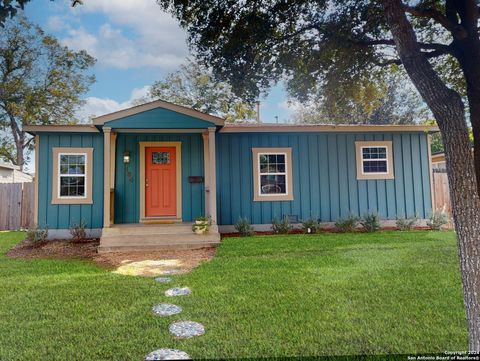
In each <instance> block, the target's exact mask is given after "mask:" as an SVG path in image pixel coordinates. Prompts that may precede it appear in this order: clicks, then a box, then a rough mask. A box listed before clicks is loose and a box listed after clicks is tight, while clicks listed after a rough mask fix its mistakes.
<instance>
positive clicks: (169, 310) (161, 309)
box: [152, 303, 182, 316]
mask: <svg viewBox="0 0 480 361" xmlns="http://www.w3.org/2000/svg"><path fill="white" fill-rule="evenodd" d="M152 311H153V313H154V314H156V315H158V316H171V315H176V314H177V313H180V312H182V308H181V307H180V306H177V305H172V304H170V303H161V304H159V305H155V306H153V307H152Z"/></svg>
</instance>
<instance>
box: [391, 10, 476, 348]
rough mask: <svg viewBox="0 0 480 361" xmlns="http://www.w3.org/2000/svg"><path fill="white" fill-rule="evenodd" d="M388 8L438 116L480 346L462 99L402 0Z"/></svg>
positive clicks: (472, 194)
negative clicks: (424, 49) (424, 48)
mask: <svg viewBox="0 0 480 361" xmlns="http://www.w3.org/2000/svg"><path fill="white" fill-rule="evenodd" d="M383 6H384V13H385V17H386V20H387V23H388V25H389V27H390V31H391V33H392V36H393V39H394V40H395V44H396V48H397V52H398V54H399V56H400V59H401V61H402V63H403V65H404V67H405V70H406V71H407V73H408V75H409V77H410V78H411V80H412V82H413V84H414V85H415V87H416V88H417V89H418V91H419V93H420V94H421V95H422V97H423V99H424V100H425V102H426V103H427V105H428V106H429V108H430V109H431V111H432V113H433V114H434V116H435V119H436V120H437V123H438V126H439V128H440V131H441V133H442V136H443V142H444V145H445V157H446V161H447V172H448V180H449V185H450V194H451V199H452V209H453V218H454V222H455V229H456V232H457V239H458V250H459V257H460V270H461V274H462V285H463V294H464V302H465V308H466V317H467V322H468V333H469V349H470V351H476V352H480V257H479V251H480V243H479V237H480V198H479V193H478V192H477V181H476V176H475V169H474V164H473V157H472V154H471V150H470V142H469V138H468V128H467V124H466V120H465V110H464V106H463V102H462V100H461V98H460V96H459V94H458V93H456V92H455V91H453V90H451V89H449V88H448V87H447V86H446V85H445V84H444V83H443V82H442V81H441V79H440V78H439V76H438V74H437V73H436V72H435V71H434V69H433V68H432V66H431V64H430V63H429V62H428V60H427V58H426V57H425V56H424V55H422V54H421V51H420V48H419V46H418V43H417V39H416V36H415V33H414V31H413V28H412V26H411V24H410V22H409V21H408V19H407V17H406V15H405V13H404V10H403V6H402V3H401V1H400V0H383Z"/></svg>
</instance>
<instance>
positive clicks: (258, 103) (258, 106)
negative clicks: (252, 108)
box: [257, 100, 261, 124]
mask: <svg viewBox="0 0 480 361" xmlns="http://www.w3.org/2000/svg"><path fill="white" fill-rule="evenodd" d="M257 123H258V124H260V123H261V120H260V100H258V101H257Z"/></svg>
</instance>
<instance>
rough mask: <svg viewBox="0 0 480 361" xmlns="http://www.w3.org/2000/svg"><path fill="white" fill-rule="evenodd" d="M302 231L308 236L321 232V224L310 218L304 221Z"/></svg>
mask: <svg viewBox="0 0 480 361" xmlns="http://www.w3.org/2000/svg"><path fill="white" fill-rule="evenodd" d="M302 229H303V233H306V234H311V233H317V232H318V231H319V230H320V223H319V222H318V221H317V220H316V219H314V218H309V219H306V220H304V221H302Z"/></svg>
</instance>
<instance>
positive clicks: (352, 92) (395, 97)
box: [292, 69, 432, 124]
mask: <svg viewBox="0 0 480 361" xmlns="http://www.w3.org/2000/svg"><path fill="white" fill-rule="evenodd" d="M431 117H432V116H431V114H430V112H429V111H428V108H427V107H426V105H425V103H424V102H423V101H422V99H421V98H420V95H419V94H418V92H417V91H416V89H415V88H414V87H413V86H412V84H411V83H410V82H409V81H408V80H407V79H406V77H405V75H404V74H403V72H402V71H400V70H399V69H395V70H394V71H392V72H391V73H388V74H386V75H383V74H377V76H375V77H373V78H370V79H364V80H363V81H362V82H358V83H354V84H348V83H347V82H345V83H343V84H341V86H339V87H337V88H335V89H328V90H327V91H325V92H323V93H321V94H319V97H318V98H315V99H314V100H311V101H309V102H308V103H307V104H303V105H301V106H300V107H299V109H298V110H296V112H295V113H294V115H293V117H292V119H293V121H294V122H296V123H348V124H413V123H424V122H425V121H427V120H428V119H431Z"/></svg>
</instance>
